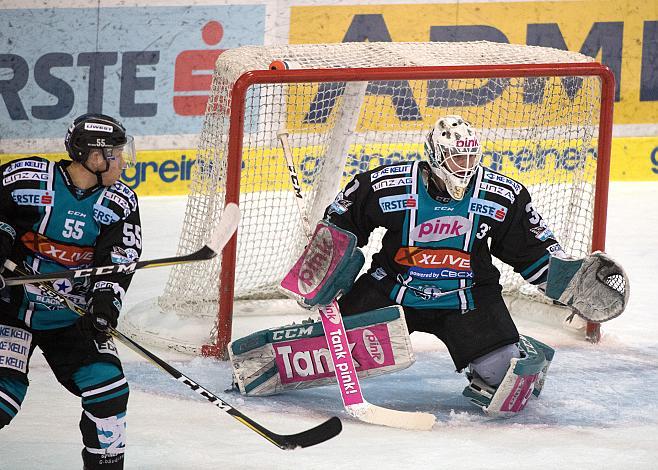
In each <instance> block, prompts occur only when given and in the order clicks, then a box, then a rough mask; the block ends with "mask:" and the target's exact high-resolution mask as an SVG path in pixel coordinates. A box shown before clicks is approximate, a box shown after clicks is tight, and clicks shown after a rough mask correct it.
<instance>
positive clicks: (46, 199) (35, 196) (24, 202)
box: [11, 189, 55, 206]
mask: <svg viewBox="0 0 658 470" xmlns="http://www.w3.org/2000/svg"><path fill="white" fill-rule="evenodd" d="M11 198H12V199H13V200H14V202H15V203H16V204H18V205H19V206H52V205H53V204H54V203H55V193H54V192H53V191H45V190H43V189H15V190H13V191H12V192H11Z"/></svg>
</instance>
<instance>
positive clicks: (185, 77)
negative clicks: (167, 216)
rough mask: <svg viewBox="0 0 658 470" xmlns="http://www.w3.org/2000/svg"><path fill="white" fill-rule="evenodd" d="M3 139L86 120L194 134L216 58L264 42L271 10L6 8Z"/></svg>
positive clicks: (1, 26) (1, 53)
mask: <svg viewBox="0 0 658 470" xmlns="http://www.w3.org/2000/svg"><path fill="white" fill-rule="evenodd" d="M1 11H2V14H1V15H0V138H2V139H22V138H53V137H55V138H59V137H62V136H63V135H64V132H65V129H66V127H67V126H68V125H69V124H70V122H71V121H72V119H73V118H74V117H75V116H77V115H80V114H84V113H86V112H102V113H105V114H110V115H113V116H115V117H117V118H119V119H120V120H121V121H123V123H124V124H125V125H126V127H127V128H128V129H129V130H130V132H131V134H133V135H151V136H157V135H165V134H198V133H199V132H200V130H201V126H202V120H203V113H204V111H205V106H206V102H207V99H208V91H209V89H210V83H211V77H212V71H213V69H214V63H215V60H216V59H217V57H218V56H219V55H220V54H221V53H222V52H223V51H224V50H226V49H229V48H234V47H238V46H242V45H247V44H256V45H260V44H263V40H264V27H265V13H266V12H265V5H216V6H213V5H202V6H172V7H149V8H132V7H113V8H99V9H94V8H56V9H53V8H49V9H17V10H1Z"/></svg>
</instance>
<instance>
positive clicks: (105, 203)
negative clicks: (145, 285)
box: [0, 157, 142, 330]
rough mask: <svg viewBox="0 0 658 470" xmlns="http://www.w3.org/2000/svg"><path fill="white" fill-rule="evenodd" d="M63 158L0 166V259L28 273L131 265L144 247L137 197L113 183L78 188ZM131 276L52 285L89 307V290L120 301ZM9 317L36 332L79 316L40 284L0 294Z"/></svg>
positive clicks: (0, 303) (1, 306)
mask: <svg viewBox="0 0 658 470" xmlns="http://www.w3.org/2000/svg"><path fill="white" fill-rule="evenodd" d="M70 164H71V162H70V161H68V160H61V161H59V162H50V161H48V160H46V159H44V158H40V157H31V158H26V159H21V160H15V161H12V162H10V163H7V164H5V165H2V166H0V177H1V178H2V185H1V186H0V259H6V258H8V259H11V260H12V261H13V262H14V263H16V264H17V265H18V266H19V267H22V268H23V269H24V270H26V271H28V272H30V273H48V272H56V271H61V270H64V269H79V268H84V267H89V266H104V265H108V264H112V263H128V262H131V261H134V260H136V259H138V258H139V256H140V254H141V250H142V242H141V226H140V217H139V208H138V202H137V196H136V195H135V193H134V192H133V191H132V190H131V189H130V188H128V187H127V186H126V185H125V184H123V183H122V182H120V181H119V182H116V183H115V184H114V185H113V186H111V187H101V186H95V187H93V188H91V189H89V190H86V191H82V190H80V189H78V188H76V187H75V186H74V185H73V184H72V182H71V180H70V178H69V175H68V173H67V171H66V168H67V167H68V166H69V165H70ZM131 278H132V276H130V275H128V276H126V275H109V276H98V277H94V278H91V279H81V280H77V279H76V280H68V279H62V280H60V281H56V282H54V283H53V285H54V287H55V288H56V289H57V290H58V291H59V292H61V293H63V294H65V295H66V296H68V297H69V298H70V299H71V300H72V301H73V302H74V303H76V304H78V305H80V306H81V307H86V305H87V303H88V302H89V300H90V298H91V296H92V295H103V296H106V299H107V301H109V302H110V303H111V304H112V306H113V308H115V309H116V310H117V311H119V310H120V309H121V302H122V299H123V296H124V294H125V291H126V289H127V288H128V286H129V284H130V280H131ZM3 315H10V316H12V317H14V318H18V319H19V320H21V321H22V322H24V323H25V325H26V326H28V327H31V328H33V329H35V330H45V329H52V328H61V327H64V326H68V325H71V324H72V323H74V322H75V321H76V320H77V318H78V315H77V314H76V313H75V312H73V311H71V310H70V309H68V308H66V307H65V306H64V305H63V304H62V303H61V302H60V301H59V300H58V299H56V298H54V297H53V296H50V295H48V294H47V293H46V292H43V291H42V290H41V289H39V288H38V287H37V286H34V285H25V286H16V287H12V288H6V289H4V290H3V291H2V292H1V293H0V317H1V316H3Z"/></svg>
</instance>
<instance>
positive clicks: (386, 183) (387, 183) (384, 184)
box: [372, 176, 414, 191]
mask: <svg viewBox="0 0 658 470" xmlns="http://www.w3.org/2000/svg"><path fill="white" fill-rule="evenodd" d="M413 182H414V179H413V178H412V177H411V176H407V177H404V178H388V179H385V180H381V181H380V182H379V183H375V184H373V185H372V190H373V191H379V190H380V189H385V188H394V187H396V186H411V185H412V184H413Z"/></svg>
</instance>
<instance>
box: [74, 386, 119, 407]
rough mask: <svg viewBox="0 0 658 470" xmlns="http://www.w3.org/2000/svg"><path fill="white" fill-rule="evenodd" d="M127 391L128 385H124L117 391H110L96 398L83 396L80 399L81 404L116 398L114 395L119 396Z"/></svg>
mask: <svg viewBox="0 0 658 470" xmlns="http://www.w3.org/2000/svg"><path fill="white" fill-rule="evenodd" d="M129 391H130V390H129V389H128V387H126V388H124V389H122V390H119V391H118V392H115V393H111V394H109V395H105V396H102V397H98V398H93V399H91V400H87V399H85V398H83V399H82V404H83V405H91V404H94V403H100V402H103V401H107V400H111V399H112V398H116V397H120V396H121V395H125V394H126V393H128V392H129Z"/></svg>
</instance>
